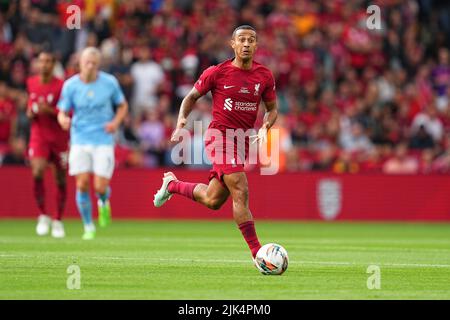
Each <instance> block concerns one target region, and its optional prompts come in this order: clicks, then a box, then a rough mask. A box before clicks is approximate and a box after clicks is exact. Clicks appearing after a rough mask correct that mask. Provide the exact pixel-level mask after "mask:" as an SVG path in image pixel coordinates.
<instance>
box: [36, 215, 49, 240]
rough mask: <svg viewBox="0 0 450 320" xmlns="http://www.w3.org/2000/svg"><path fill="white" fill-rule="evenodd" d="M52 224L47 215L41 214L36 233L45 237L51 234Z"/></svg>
mask: <svg viewBox="0 0 450 320" xmlns="http://www.w3.org/2000/svg"><path fill="white" fill-rule="evenodd" d="M51 222H52V219H51V218H50V217H49V216H47V215H45V214H41V215H39V217H38V224H37V226H36V233H37V234H38V235H39V236H45V235H47V234H48V233H49V231H50V224H51Z"/></svg>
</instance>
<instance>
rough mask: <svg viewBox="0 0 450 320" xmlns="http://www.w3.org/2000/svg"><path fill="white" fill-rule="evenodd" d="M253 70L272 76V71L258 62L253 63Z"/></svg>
mask: <svg viewBox="0 0 450 320" xmlns="http://www.w3.org/2000/svg"><path fill="white" fill-rule="evenodd" d="M253 70H255V71H258V72H261V73H264V74H267V75H270V76H271V75H272V70H270V69H269V68H268V67H266V66H265V65H263V64H262V63H259V62H257V61H253Z"/></svg>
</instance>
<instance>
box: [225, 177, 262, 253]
mask: <svg viewBox="0 0 450 320" xmlns="http://www.w3.org/2000/svg"><path fill="white" fill-rule="evenodd" d="M223 181H224V183H225V185H226V186H227V188H228V190H229V191H230V195H231V198H232V199H233V217H234V220H235V221H236V224H237V225H238V226H239V229H240V230H241V232H242V235H243V236H244V239H245V241H246V242H247V244H248V247H249V248H250V251H251V252H252V256H253V257H255V256H256V253H257V252H258V250H259V248H261V244H260V243H259V240H258V236H257V235H256V230H255V224H254V222H253V216H252V214H251V212H250V209H249V207H248V182H247V176H246V175H245V173H244V172H234V173H230V174H225V175H224V176H223Z"/></svg>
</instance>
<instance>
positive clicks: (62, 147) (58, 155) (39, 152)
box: [28, 138, 69, 170]
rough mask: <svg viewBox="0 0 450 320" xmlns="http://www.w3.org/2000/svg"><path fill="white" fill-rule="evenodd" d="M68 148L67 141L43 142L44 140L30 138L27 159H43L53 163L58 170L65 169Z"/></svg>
mask: <svg viewBox="0 0 450 320" xmlns="http://www.w3.org/2000/svg"><path fill="white" fill-rule="evenodd" d="M68 150H69V146H68V143H67V141H65V140H60V141H51V142H50V141H45V140H44V139H39V138H34V139H33V138H31V139H30V144H29V147H28V157H29V158H30V159H33V158H44V159H46V160H47V161H48V162H51V163H54V164H55V166H56V168H58V169H64V170H65V169H67V160H68V154H69V153H68Z"/></svg>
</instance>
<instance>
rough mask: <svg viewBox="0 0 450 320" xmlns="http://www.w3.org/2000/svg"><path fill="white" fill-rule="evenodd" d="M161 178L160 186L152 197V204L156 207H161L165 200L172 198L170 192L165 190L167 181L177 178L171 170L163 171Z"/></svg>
mask: <svg viewBox="0 0 450 320" xmlns="http://www.w3.org/2000/svg"><path fill="white" fill-rule="evenodd" d="M162 180H163V183H162V186H161V188H160V189H159V190H158V192H157V193H156V194H155V196H154V198H153V204H154V205H155V207H157V208H159V207H161V206H162V205H163V204H164V203H166V201H167V200H169V199H170V198H172V194H171V193H170V192H169V191H168V190H167V187H168V185H169V182H171V181H174V180H177V177H175V175H174V174H173V173H172V172H166V173H164V178H163V179H162Z"/></svg>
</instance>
